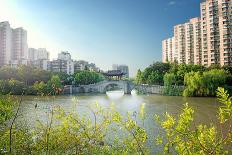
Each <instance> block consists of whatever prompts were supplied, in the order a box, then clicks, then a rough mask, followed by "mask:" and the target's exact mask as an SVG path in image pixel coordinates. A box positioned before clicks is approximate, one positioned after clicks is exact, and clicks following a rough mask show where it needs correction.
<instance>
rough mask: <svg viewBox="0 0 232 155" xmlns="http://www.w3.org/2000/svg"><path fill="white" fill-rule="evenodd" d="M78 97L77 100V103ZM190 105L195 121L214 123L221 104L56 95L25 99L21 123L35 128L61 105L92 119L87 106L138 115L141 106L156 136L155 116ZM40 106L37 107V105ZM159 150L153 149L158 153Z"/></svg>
mask: <svg viewBox="0 0 232 155" xmlns="http://www.w3.org/2000/svg"><path fill="white" fill-rule="evenodd" d="M74 98H76V100H74ZM186 102H188V103H189V105H190V106H191V107H193V109H194V110H195V118H196V122H202V123H206V124H209V123H215V122H216V115H217V108H218V107H219V103H218V102H217V100H216V98H197V97H196V98H184V97H171V96H160V95H124V96H122V97H119V96H117V97H112V96H110V97H109V96H107V95H99V94H98V95H97V94H89V95H76V96H57V97H55V98H54V97H35V96H25V97H23V104H22V107H21V110H20V111H21V112H20V113H21V115H20V118H19V119H20V120H21V121H23V122H24V123H27V124H29V125H31V126H34V124H35V121H36V120H38V119H39V120H41V121H45V120H46V119H47V113H48V112H49V110H50V109H51V108H52V107H55V106H60V107H62V108H63V109H64V110H65V111H67V112H71V111H78V112H79V113H80V114H81V115H87V116H90V117H92V115H91V112H90V111H89V109H88V108H86V106H93V105H94V104H96V103H99V105H101V106H102V107H104V108H108V107H109V106H110V104H114V105H115V107H116V110H117V111H119V112H121V113H122V114H125V113H126V112H128V111H129V112H134V111H136V112H139V109H140V106H141V104H143V103H144V104H145V113H146V120H145V128H146V130H147V131H148V134H149V135H150V136H155V135H157V133H158V132H159V131H160V128H159V126H158V125H157V124H156V123H155V122H154V120H153V118H154V117H153V116H154V114H158V115H162V114H163V113H164V112H169V113H171V114H174V115H177V114H179V112H180V110H181V109H182V108H183V104H185V103H186ZM36 104H37V108H35V105H36ZM149 141H150V142H149V144H148V145H150V147H154V146H153V145H154V143H153V142H152V140H151V139H150V140H149ZM156 151H157V150H154V149H153V150H152V152H153V153H156Z"/></svg>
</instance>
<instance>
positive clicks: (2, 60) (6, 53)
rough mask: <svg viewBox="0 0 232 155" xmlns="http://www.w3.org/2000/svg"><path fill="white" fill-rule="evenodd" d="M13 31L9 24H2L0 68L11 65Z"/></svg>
mask: <svg viewBox="0 0 232 155" xmlns="http://www.w3.org/2000/svg"><path fill="white" fill-rule="evenodd" d="M11 35H12V29H11V27H10V24H9V22H1V23H0V66H3V65H7V64H9V63H10V60H11V56H12V50H11V47H12V46H11V45H12V39H11V38H12V37H11Z"/></svg>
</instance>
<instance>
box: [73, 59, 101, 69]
mask: <svg viewBox="0 0 232 155" xmlns="http://www.w3.org/2000/svg"><path fill="white" fill-rule="evenodd" d="M82 70H90V71H95V72H100V68H98V67H97V66H96V65H95V64H94V63H89V62H87V61H84V60H79V61H74V72H77V71H82Z"/></svg>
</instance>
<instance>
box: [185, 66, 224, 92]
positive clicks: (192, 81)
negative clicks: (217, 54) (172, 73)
mask: <svg viewBox="0 0 232 155" xmlns="http://www.w3.org/2000/svg"><path fill="white" fill-rule="evenodd" d="M226 76H227V74H226V72H225V71H224V70H222V69H220V70H219V69H212V70H209V71H205V72H203V74H201V73H200V72H190V73H187V74H186V75H185V79H184V82H185V85H186V88H185V90H184V93H183V96H215V93H214V92H215V91H216V89H217V88H218V87H224V85H225V82H226Z"/></svg>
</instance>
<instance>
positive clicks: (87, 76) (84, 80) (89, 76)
mask: <svg viewBox="0 0 232 155" xmlns="http://www.w3.org/2000/svg"><path fill="white" fill-rule="evenodd" d="M103 80H104V77H103V75H102V74H100V73H96V72H92V71H86V70H84V71H80V72H77V73H76V75H75V81H76V83H77V84H79V85H88V84H94V83H98V82H100V81H103Z"/></svg>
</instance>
